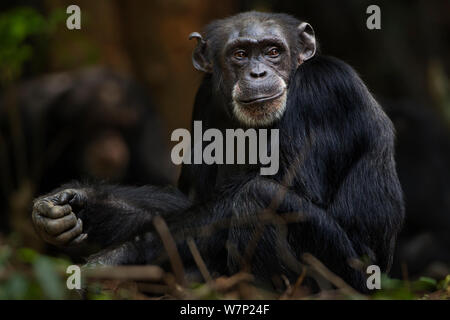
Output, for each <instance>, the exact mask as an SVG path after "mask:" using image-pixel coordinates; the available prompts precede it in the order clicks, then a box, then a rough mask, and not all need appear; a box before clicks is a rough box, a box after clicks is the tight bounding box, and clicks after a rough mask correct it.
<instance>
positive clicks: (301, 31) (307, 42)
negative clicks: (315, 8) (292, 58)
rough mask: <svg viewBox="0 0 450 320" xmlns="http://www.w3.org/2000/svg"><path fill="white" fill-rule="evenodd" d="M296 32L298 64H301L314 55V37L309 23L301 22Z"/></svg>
mask: <svg viewBox="0 0 450 320" xmlns="http://www.w3.org/2000/svg"><path fill="white" fill-rule="evenodd" d="M297 30H298V35H299V39H300V52H299V56H298V62H299V63H300V64H302V63H303V62H304V61H306V60H308V59H311V58H312V57H313V56H314V54H315V53H316V37H315V35H314V29H313V28H312V27H311V25H310V24H309V23H306V22H302V23H301V24H300V25H299V26H298V28H297Z"/></svg>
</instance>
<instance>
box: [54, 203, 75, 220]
mask: <svg viewBox="0 0 450 320" xmlns="http://www.w3.org/2000/svg"><path fill="white" fill-rule="evenodd" d="M71 211H72V207H71V206H70V205H68V204H66V205H64V206H54V207H52V208H50V210H49V216H50V218H54V219H55V218H61V217H64V216H65V215H67V214H69V213H70V212H71Z"/></svg>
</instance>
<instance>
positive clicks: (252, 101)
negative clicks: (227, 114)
mask: <svg viewBox="0 0 450 320" xmlns="http://www.w3.org/2000/svg"><path fill="white" fill-rule="evenodd" d="M284 92H285V89H283V90H281V91H280V92H278V93H276V94H274V95H271V96H261V97H256V98H253V99H249V100H239V103H240V104H243V105H250V104H255V103H263V102H267V101H271V100H275V99H277V98H279V97H281V96H282V95H283V94H284Z"/></svg>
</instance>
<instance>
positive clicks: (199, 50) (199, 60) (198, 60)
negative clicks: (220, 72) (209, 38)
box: [189, 32, 212, 73]
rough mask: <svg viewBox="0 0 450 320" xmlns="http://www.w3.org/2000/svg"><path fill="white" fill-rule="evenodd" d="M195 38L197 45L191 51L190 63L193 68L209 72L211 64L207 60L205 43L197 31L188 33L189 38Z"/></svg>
mask: <svg viewBox="0 0 450 320" xmlns="http://www.w3.org/2000/svg"><path fill="white" fill-rule="evenodd" d="M191 39H197V46H196V47H195V49H194V52H193V53H192V64H193V65H194V68H195V69H197V70H200V71H203V72H207V73H211V72H212V64H211V63H210V62H209V59H208V54H207V43H206V41H205V40H203V37H202V36H201V34H200V33H198V32H192V33H191V34H190V35H189V40H191Z"/></svg>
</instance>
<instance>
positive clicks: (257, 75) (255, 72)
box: [250, 70, 267, 78]
mask: <svg viewBox="0 0 450 320" xmlns="http://www.w3.org/2000/svg"><path fill="white" fill-rule="evenodd" d="M266 75H267V71H266V70H252V71H250V76H252V78H262V77H265V76H266Z"/></svg>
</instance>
